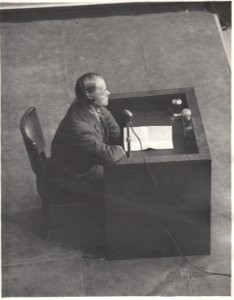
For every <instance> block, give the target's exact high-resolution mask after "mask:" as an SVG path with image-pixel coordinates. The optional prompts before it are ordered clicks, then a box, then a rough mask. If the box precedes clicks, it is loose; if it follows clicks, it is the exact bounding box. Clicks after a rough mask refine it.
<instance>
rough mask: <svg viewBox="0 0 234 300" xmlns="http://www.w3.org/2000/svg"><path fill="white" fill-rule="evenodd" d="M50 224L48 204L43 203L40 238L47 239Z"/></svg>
mask: <svg viewBox="0 0 234 300" xmlns="http://www.w3.org/2000/svg"><path fill="white" fill-rule="evenodd" d="M49 223H50V207H49V204H48V203H43V204H42V208H41V238H42V239H43V240H46V239H47V237H48V230H49Z"/></svg>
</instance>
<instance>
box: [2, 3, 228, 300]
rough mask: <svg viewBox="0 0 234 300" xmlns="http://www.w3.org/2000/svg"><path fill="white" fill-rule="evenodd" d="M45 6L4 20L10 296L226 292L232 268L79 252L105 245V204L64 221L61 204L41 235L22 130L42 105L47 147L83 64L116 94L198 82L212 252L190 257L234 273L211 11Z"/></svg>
mask: <svg viewBox="0 0 234 300" xmlns="http://www.w3.org/2000/svg"><path fill="white" fill-rule="evenodd" d="M18 14H20V12H18ZM39 14H40V13H38V15H39ZM38 15H37V13H35V11H34V14H32V15H30V12H28V13H26V15H25V19H23V20H21V19H20V18H14V20H12V19H9V20H7V21H8V22H7V21H6V20H5V21H4V22H2V23H1V34H2V54H1V55H2V264H3V266H2V278H3V279H2V288H3V292H2V294H3V296H5V297H7V296H84V295H85V296H115V295H118V296H127V295H131V296H137V295H139V296H140V295H142V296H143V295H151V296H192V295H196V296H228V295H230V286H231V282H230V278H228V277H221V276H204V274H202V273H199V272H195V271H191V274H190V273H189V270H188V268H187V267H186V264H185V262H184V261H183V259H182V258H180V257H175V258H152V259H134V260H123V261H103V260H98V259H91V258H84V257H83V258H82V255H81V252H82V253H85V255H101V253H102V250H103V249H102V246H103V243H102V238H103V234H102V224H101V221H100V220H101V216H102V211H101V209H100V207H96V206H95V205H94V206H93V207H87V206H85V205H83V204H80V205H78V206H77V207H75V208H72V209H70V210H69V209H68V210H67V214H65V215H67V217H66V220H64V214H63V212H62V211H61V210H60V209H59V208H57V209H54V211H53V214H52V225H51V228H50V234H49V239H48V240H47V241H42V240H41V239H40V237H39V207H40V200H39V198H38V196H37V194H36V188H35V178H34V176H33V173H32V171H31V169H30V165H29V162H28V158H27V155H26V152H25V149H24V145H23V142H22V138H21V135H20V132H19V129H18V125H19V120H20V117H21V116H22V114H23V113H24V111H25V110H26V109H27V108H28V107H29V106H33V105H34V106H36V108H37V110H38V113H39V117H40V119H41V123H42V127H43V130H44V134H45V139H46V143H47V149H46V150H47V154H48V155H49V149H50V142H51V139H52V137H53V134H54V132H55V130H56V127H57V125H58V123H59V121H60V119H61V118H62V116H63V115H64V113H65V111H66V110H67V108H68V106H69V104H70V103H71V101H72V100H73V98H74V84H75V81H76V79H77V77H78V76H79V75H81V74H82V73H84V72H87V71H97V72H99V73H101V74H103V76H104V77H105V78H106V79H107V83H108V86H109V89H110V90H111V91H112V92H127V91H140V90H149V89H169V88H179V87H190V86H193V87H194V88H195V92H196V95H197V100H198V104H199V107H200V111H201V115H202V118H203V124H204V127H205V131H206V135H207V139H208V143H209V147H210V151H211V156H212V228H211V234H212V235H211V255H209V256H196V257H189V259H190V261H191V262H192V263H194V264H195V265H197V266H200V267H201V268H203V269H205V270H209V271H212V272H225V273H230V272H231V271H230V268H231V264H230V261H231V247H230V246H231V238H230V233H231V204H230V185H231V183H230V182H231V179H230V165H231V155H230V122H231V116H230V109H231V102H230V78H231V75H230V69H229V66H228V61H227V59H226V56H225V52H224V49H223V46H222V42H221V40H220V37H219V32H218V30H217V26H216V23H215V21H214V17H213V15H212V14H210V13H208V12H206V11H199V10H198V11H196V10H193V11H189V10H188V11H187V12H186V10H183V11H177V12H163V13H162V12H161V13H158V11H157V8H151V9H150V10H149V9H148V8H147V9H146V10H144V9H136V8H134V7H132V8H131V7H129V8H128V9H126V8H125V9H124V8H121V9H118V10H114V11H113V10H111V13H110V10H107V11H106V13H105V9H103V10H98V11H96V12H94V13H92V12H90V13H86V14H84V16H81V15H80V14H79V13H77V11H76V9H73V11H72V13H71V17H70V18H69V14H68V13H66V16H64V15H63V11H59V14H58V17H57V18H47V15H46V14H44V15H41V16H42V17H41V18H39V19H38ZM28 17H29V19H31V20H30V21H29V22H28V21H27V18H28ZM33 18H34V19H35V21H33ZM64 224H66V226H65V225H64Z"/></svg>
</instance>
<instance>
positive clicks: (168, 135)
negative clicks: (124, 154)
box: [123, 126, 174, 151]
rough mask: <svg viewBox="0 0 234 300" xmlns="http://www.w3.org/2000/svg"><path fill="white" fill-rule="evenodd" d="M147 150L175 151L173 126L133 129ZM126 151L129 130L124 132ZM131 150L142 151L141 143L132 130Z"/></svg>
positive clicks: (125, 129)
mask: <svg viewBox="0 0 234 300" xmlns="http://www.w3.org/2000/svg"><path fill="white" fill-rule="evenodd" d="M133 130H134V131H135V133H136V134H137V135H138V137H139V138H140V140H141V143H142V148H143V150H145V149H157V150H162V149H173V148H174V147H173V141H172V126H142V127H133ZM123 138H124V149H125V151H127V128H126V127H125V128H124V130H123ZM130 138H131V150H132V151H140V150H141V147H140V143H139V141H138V139H137V137H136V136H135V135H134V133H133V132H132V130H131V128H130Z"/></svg>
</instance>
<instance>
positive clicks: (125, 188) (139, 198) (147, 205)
mask: <svg viewBox="0 0 234 300" xmlns="http://www.w3.org/2000/svg"><path fill="white" fill-rule="evenodd" d="M150 169H151V170H152V172H153V173H154V175H155V178H156V180H157V186H158V189H157V191H156V190H155V188H154V185H153V181H152V179H151V177H150V175H149V173H148V171H147V170H146V167H145V166H144V165H128V166H120V167H117V168H116V167H108V168H105V199H106V202H105V203H106V243H107V257H108V258H112V259H119V258H141V257H142V258H143V257H163V256H177V255H178V252H177V250H176V248H175V246H174V245H173V243H172V241H171V240H170V239H169V237H168V236H167V234H166V232H165V231H164V230H163V226H165V227H166V228H167V229H168V231H169V232H170V233H171V235H172V236H173V238H174V239H175V240H176V242H177V244H178V245H179V247H180V248H181V250H182V252H183V253H184V254H185V255H205V254H210V180H211V174H210V169H211V168H210V161H208V160H204V161H190V162H188V161H186V162H173V163H168V164H166V163H155V164H150Z"/></svg>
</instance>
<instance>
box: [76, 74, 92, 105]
mask: <svg viewBox="0 0 234 300" xmlns="http://www.w3.org/2000/svg"><path fill="white" fill-rule="evenodd" d="M78 86H79V89H80V90H81V92H82V94H83V95H84V96H85V97H86V99H87V100H88V102H89V103H90V104H93V102H94V101H95V98H94V97H93V96H91V95H90V94H89V92H88V91H87V89H86V87H85V84H84V80H83V78H82V77H80V78H79V79H78Z"/></svg>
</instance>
